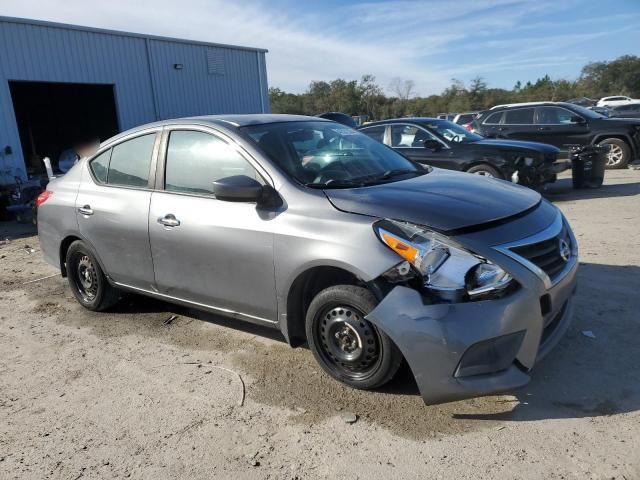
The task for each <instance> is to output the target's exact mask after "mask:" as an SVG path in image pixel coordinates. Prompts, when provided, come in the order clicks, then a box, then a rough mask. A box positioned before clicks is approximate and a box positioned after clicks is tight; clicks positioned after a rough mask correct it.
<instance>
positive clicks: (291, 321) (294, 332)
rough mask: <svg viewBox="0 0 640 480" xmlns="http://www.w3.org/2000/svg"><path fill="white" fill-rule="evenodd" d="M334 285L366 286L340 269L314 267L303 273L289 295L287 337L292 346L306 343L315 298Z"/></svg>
mask: <svg viewBox="0 0 640 480" xmlns="http://www.w3.org/2000/svg"><path fill="white" fill-rule="evenodd" d="M333 285H364V282H362V281H361V280H360V279H358V277H356V276H355V275H354V274H353V273H351V272H349V271H347V270H344V269H342V268H338V267H328V266H323V267H314V268H311V269H309V270H307V271H305V272H303V273H301V274H300V275H299V276H298V277H297V278H296V279H295V280H294V282H293V284H292V285H291V288H290V289H289V293H288V295H287V336H288V337H289V343H290V344H291V345H292V346H298V345H300V344H302V343H304V342H305V341H306V335H305V329H304V322H305V317H306V314H307V309H308V308H309V304H310V303H311V301H312V300H313V298H314V297H315V296H316V295H317V294H318V293H319V292H320V291H322V290H324V289H325V288H328V287H331V286H333Z"/></svg>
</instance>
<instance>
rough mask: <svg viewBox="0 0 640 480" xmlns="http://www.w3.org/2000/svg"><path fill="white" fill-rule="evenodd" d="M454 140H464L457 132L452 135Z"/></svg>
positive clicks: (458, 141) (457, 141)
mask: <svg viewBox="0 0 640 480" xmlns="http://www.w3.org/2000/svg"><path fill="white" fill-rule="evenodd" d="M451 141H452V142H456V143H460V142H461V141H462V137H461V136H460V135H458V134H457V133H456V134H454V135H453V136H452V137H451Z"/></svg>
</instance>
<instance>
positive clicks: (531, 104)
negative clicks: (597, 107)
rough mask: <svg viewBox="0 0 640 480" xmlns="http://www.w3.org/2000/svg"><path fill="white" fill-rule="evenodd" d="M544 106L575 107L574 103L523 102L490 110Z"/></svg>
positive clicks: (498, 106)
mask: <svg viewBox="0 0 640 480" xmlns="http://www.w3.org/2000/svg"><path fill="white" fill-rule="evenodd" d="M542 105H548V106H561V107H572V106H573V107H575V106H576V105H575V104H574V103H567V102H522V103H505V104H502V105H496V106H495V107H491V108H490V109H489V111H490V110H499V109H502V108H513V107H537V106H542Z"/></svg>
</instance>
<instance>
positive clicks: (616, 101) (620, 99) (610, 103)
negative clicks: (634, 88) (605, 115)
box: [596, 95, 640, 107]
mask: <svg viewBox="0 0 640 480" xmlns="http://www.w3.org/2000/svg"><path fill="white" fill-rule="evenodd" d="M629 103H640V99H634V98H631V97H624V96H622V95H618V96H617V97H602V98H601V99H600V100H598V103H597V104H596V105H597V106H598V107H616V106H618V105H627V104H629Z"/></svg>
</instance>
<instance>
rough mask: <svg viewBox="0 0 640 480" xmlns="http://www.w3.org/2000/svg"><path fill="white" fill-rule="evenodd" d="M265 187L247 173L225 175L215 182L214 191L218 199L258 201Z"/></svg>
mask: <svg viewBox="0 0 640 480" xmlns="http://www.w3.org/2000/svg"><path fill="white" fill-rule="evenodd" d="M263 189H264V187H263V186H262V185H261V184H260V183H259V182H258V181H257V180H255V179H254V178H251V177H248V176H246V175H234V176H231V177H224V178H221V179H219V180H216V181H215V182H213V193H214V195H215V196H216V198H217V199H218V200H224V201H227V202H258V201H259V200H260V198H261V197H262V192H263Z"/></svg>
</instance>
